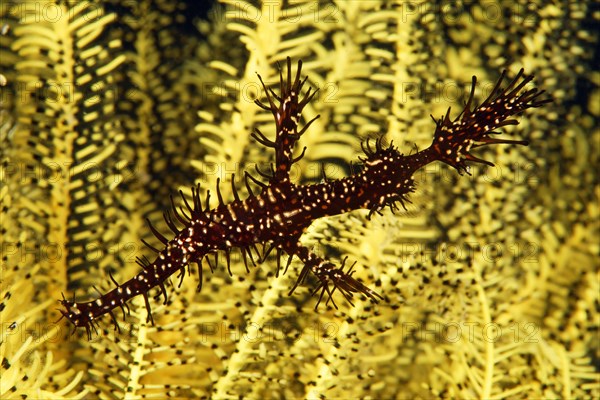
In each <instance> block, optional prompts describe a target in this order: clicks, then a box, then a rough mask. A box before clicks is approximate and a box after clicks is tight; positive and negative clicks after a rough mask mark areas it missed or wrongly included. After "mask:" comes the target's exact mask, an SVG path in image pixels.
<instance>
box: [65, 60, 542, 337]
mask: <svg viewBox="0 0 600 400" xmlns="http://www.w3.org/2000/svg"><path fill="white" fill-rule="evenodd" d="M287 63H288V65H287V78H286V79H284V78H283V76H281V80H280V82H281V85H280V95H279V96H278V95H276V94H275V92H274V91H273V90H270V89H267V87H266V86H265V85H264V83H263V82H262V79H261V78H260V76H259V79H260V80H261V83H262V84H263V87H264V89H265V92H266V99H267V101H268V104H263V103H261V102H260V101H257V104H258V105H259V106H260V107H262V108H264V109H265V110H268V111H270V112H271V113H272V114H273V117H274V119H275V127H276V136H275V140H273V141H272V140H270V139H268V138H267V137H266V136H265V135H263V134H262V133H261V132H260V131H258V130H256V131H255V132H254V133H253V134H252V136H253V137H254V138H255V139H256V140H257V141H258V142H259V143H260V144H262V145H264V146H266V147H269V148H272V149H274V151H275V165H274V166H273V167H272V168H271V173H270V174H266V173H264V172H260V171H258V172H259V174H260V175H261V176H263V177H264V178H266V179H267V180H268V183H263V182H262V181H260V180H258V179H256V178H254V177H253V176H251V175H250V174H247V173H246V175H245V177H244V178H245V183H246V187H247V189H248V193H250V195H249V196H248V197H247V198H246V199H243V200H242V199H240V198H239V196H238V194H237V192H236V189H235V187H234V186H233V184H232V188H233V194H234V201H232V202H231V203H229V204H225V202H224V201H223V198H222V196H221V192H220V190H219V182H218V181H217V191H216V192H217V196H218V199H219V205H218V206H217V207H216V208H214V209H209V208H208V204H209V202H208V196H210V193H208V194H207V198H206V199H205V200H204V206H203V204H202V203H203V202H202V200H201V199H200V194H199V187H197V188H193V189H192V202H191V204H190V203H188V201H187V200H186V198H185V196H184V195H183V193H181V196H182V199H183V203H184V206H183V207H179V208H178V207H176V206H175V204H174V202H173V209H172V210H170V211H167V212H166V213H165V221H166V223H167V225H168V226H169V228H170V229H171V231H172V232H173V237H172V239H167V238H166V237H165V236H163V235H162V234H161V233H160V232H158V231H157V230H156V229H155V228H153V227H152V226H151V225H150V229H152V232H153V233H154V234H155V236H156V237H157V238H158V239H159V240H160V241H161V243H162V244H163V247H162V248H160V249H158V248H155V247H153V246H150V245H148V246H149V247H150V248H151V249H152V250H154V251H155V253H156V258H155V259H154V260H153V261H150V260H148V259H146V258H145V257H144V258H138V263H139V264H140V266H141V267H142V271H141V272H140V273H139V274H137V275H136V276H135V277H133V278H132V279H130V280H129V281H127V282H125V283H123V284H118V283H117V282H116V281H114V279H113V282H114V283H115V285H116V288H115V289H113V290H112V291H110V292H108V293H106V294H104V295H102V296H100V297H99V298H98V299H96V300H93V301H90V302H86V303H77V302H71V301H68V300H66V299H64V298H63V300H61V304H62V305H63V307H64V309H63V310H61V313H62V314H63V316H64V317H66V318H67V319H68V320H69V321H71V322H72V323H73V324H74V326H76V327H84V328H86V330H87V332H88V335H90V334H91V331H90V327H92V328H94V329H95V325H94V324H95V323H96V322H97V319H99V318H100V317H102V316H103V315H105V314H109V315H110V316H111V317H112V318H113V321H114V323H115V326H116V327H118V324H117V322H116V319H115V316H114V314H113V310H114V309H115V308H117V307H121V308H122V309H124V308H125V307H127V302H128V301H129V300H130V299H131V298H133V297H135V296H138V295H142V296H144V299H145V301H146V307H147V309H148V320H149V321H152V316H151V313H150V303H149V300H148V292H149V291H150V290H151V289H152V288H154V287H159V288H160V290H161V294H162V296H163V298H164V301H165V302H166V300H167V292H166V289H165V286H164V284H165V281H166V280H167V279H168V278H169V277H170V276H172V275H173V274H175V273H176V272H179V274H180V279H183V277H184V272H185V269H186V267H188V266H189V264H190V263H197V264H198V270H199V271H200V286H201V284H202V265H201V263H202V261H203V259H205V258H207V256H209V255H215V258H216V256H217V255H218V254H219V253H221V254H224V255H225V257H226V260H227V261H226V262H227V268H228V270H229V273H230V274H231V270H230V259H229V257H230V253H231V251H232V249H239V250H240V251H241V252H242V255H243V260H244V263H245V264H246V268H248V259H249V260H250V262H251V263H252V264H256V263H258V262H261V261H263V260H264V259H265V258H266V256H267V255H268V254H269V253H270V252H271V251H272V250H275V251H276V252H277V273H279V268H280V265H279V260H280V258H281V256H282V255H283V253H287V254H288V255H289V256H290V257H289V258H288V265H289V263H290V261H291V259H292V256H296V257H298V258H299V259H300V260H301V261H302V262H303V263H304V267H303V269H302V271H301V273H300V276H299V277H298V280H297V282H296V284H295V285H294V286H293V288H292V289H291V291H290V293H291V292H293V291H294V289H295V288H296V287H297V286H298V285H299V284H301V283H302V282H304V280H305V278H306V276H307V275H308V274H309V273H312V274H313V275H315V277H316V278H317V279H318V282H319V284H318V286H317V287H316V288H315V290H314V292H313V293H317V292H320V294H319V299H318V301H317V306H318V304H319V303H320V302H321V300H322V298H323V296H324V295H325V294H326V295H327V302H329V301H331V302H332V303H333V305H334V306H336V305H335V302H334V301H333V298H332V295H333V293H334V291H338V292H339V293H341V294H342V296H343V297H344V298H345V299H346V300H348V301H349V302H350V303H352V297H353V295H354V294H355V293H361V294H363V295H365V296H366V297H368V298H369V299H371V300H372V301H378V299H381V298H382V297H381V296H380V295H379V294H377V293H375V292H374V291H372V290H371V289H369V288H368V287H366V286H365V285H364V284H363V283H361V282H359V281H358V280H356V279H355V278H353V277H352V273H353V272H352V267H350V268H349V269H347V270H344V262H343V263H342V265H341V266H339V267H338V266H335V265H334V264H333V263H331V262H329V261H327V260H325V259H323V258H321V257H319V256H317V255H316V254H314V253H312V252H311V251H310V250H309V249H308V248H306V247H304V246H302V245H301V244H300V237H301V235H302V234H303V233H304V231H305V229H306V228H308V226H310V224H311V223H312V222H313V221H314V220H316V219H318V218H322V217H326V216H332V215H338V214H342V213H346V212H349V211H352V210H357V209H369V210H370V211H371V213H370V214H369V216H371V214H372V213H374V212H379V211H381V210H382V209H383V208H384V207H386V206H388V207H390V208H391V209H392V210H395V209H397V208H398V207H397V205H398V203H399V204H400V205H401V206H403V207H404V204H405V202H408V201H409V199H408V195H409V194H410V193H411V192H413V191H414V190H415V186H414V181H413V178H412V176H413V174H414V173H415V172H416V171H417V170H418V169H420V168H422V167H423V166H425V165H427V164H429V163H431V162H434V161H442V162H444V163H446V164H449V165H451V166H453V167H454V168H456V169H457V170H458V172H459V173H461V174H462V173H463V172H467V173H468V166H467V164H466V162H467V161H469V162H476V163H482V164H486V165H493V164H492V163H490V162H489V161H486V160H482V159H479V158H477V157H475V156H473V155H472V154H471V151H472V150H473V149H475V148H477V147H480V146H485V145H491V144H520V145H526V144H527V143H526V142H525V141H515V140H506V139H497V138H494V137H492V136H490V135H492V134H497V133H498V132H494V130H495V129H498V128H500V127H503V126H506V125H514V124H517V123H518V122H517V121H516V120H515V119H514V118H512V117H514V116H515V115H518V114H520V113H521V112H523V111H525V110H526V109H528V108H532V107H539V106H541V105H543V104H545V103H547V102H548V101H550V100H549V99H542V100H539V99H538V98H539V96H540V95H541V94H542V93H543V91H538V90H537V89H529V90H523V89H524V87H525V85H526V84H527V83H529V82H530V81H531V80H532V79H533V77H532V76H524V75H523V71H522V70H521V71H520V72H519V73H518V74H517V76H516V77H515V78H514V79H513V80H512V81H511V82H509V83H508V85H507V87H506V88H504V89H502V88H500V85H501V84H502V82H503V80H504V74H502V76H501V77H500V79H499V80H498V83H497V84H496V86H495V87H494V88H493V90H492V92H491V93H490V95H489V97H488V98H487V99H486V100H484V101H483V103H481V104H480V105H478V106H476V107H474V108H471V107H472V105H471V103H472V101H473V97H474V92H473V90H472V91H471V94H470V96H469V99H468V101H467V103H466V105H465V107H464V109H463V111H462V112H461V114H460V115H459V116H458V117H456V118H455V119H453V120H451V119H450V117H449V114H450V110H448V113H447V114H446V115H445V116H444V117H442V118H441V119H440V120H437V121H436V130H435V133H434V138H433V143H432V144H431V146H430V147H428V148H426V149H424V150H422V151H419V152H416V153H414V154H411V155H403V154H401V153H400V152H399V151H398V150H397V149H396V148H395V147H394V146H393V145H390V146H384V145H383V140H382V138H380V139H377V140H376V141H375V145H374V147H375V148H372V147H371V144H370V143H369V142H368V141H367V142H366V143H364V144H363V150H364V152H365V155H366V156H365V157H364V158H362V159H361V161H362V163H363V167H362V169H361V170H360V171H359V172H357V173H355V174H353V175H352V176H349V177H346V178H343V179H339V180H333V181H327V180H325V181H324V182H321V183H318V184H313V185H296V184H294V183H292V182H291V181H290V179H289V171H290V167H291V166H292V164H293V163H295V162H297V161H298V160H299V159H300V158H302V156H303V155H304V151H306V148H304V150H303V151H302V153H301V154H300V156H298V157H296V158H294V157H293V149H294V146H295V144H296V142H297V141H298V140H299V139H300V137H301V136H302V134H303V133H304V132H305V131H306V130H307V129H308V128H309V127H310V125H311V123H312V122H313V121H314V120H315V119H316V118H318V116H317V117H315V118H313V119H312V120H310V121H308V122H307V123H306V124H305V125H304V126H303V127H302V128H301V129H300V128H299V122H300V119H301V115H302V110H303V108H304V107H305V106H306V104H308V102H310V101H311V99H312V98H313V96H314V94H315V93H316V92H312V93H311V89H308V90H307V92H306V93H305V94H304V95H301V91H302V87H303V85H304V83H305V82H306V78H305V79H304V80H301V77H300V74H301V68H302V63H301V62H298V69H297V72H296V76H295V78H294V79H292V76H291V74H292V73H291V61H290V59H289V58H288V62H287ZM475 83H476V82H475V78H473V85H472V86H473V88H474V87H475ZM232 183H233V179H232ZM253 187H254V188H255V189H254V190H256V188H258V189H259V190H260V193H257V194H254V192H253V189H252V188H253ZM258 245H261V246H264V247H263V251H262V252H261V251H259V249H258ZM207 261H209V266H210V269H211V270H212V269H213V267H214V266H213V264H216V262H217V260H216V259H215V261H214V263H213V264H211V263H210V260H209V259H208V258H207ZM344 261H345V260H344ZM286 269H287V267H286ZM200 286H199V289H200ZM336 307H337V306H336ZM152 322H153V321H152Z"/></svg>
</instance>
